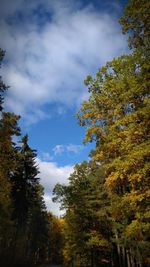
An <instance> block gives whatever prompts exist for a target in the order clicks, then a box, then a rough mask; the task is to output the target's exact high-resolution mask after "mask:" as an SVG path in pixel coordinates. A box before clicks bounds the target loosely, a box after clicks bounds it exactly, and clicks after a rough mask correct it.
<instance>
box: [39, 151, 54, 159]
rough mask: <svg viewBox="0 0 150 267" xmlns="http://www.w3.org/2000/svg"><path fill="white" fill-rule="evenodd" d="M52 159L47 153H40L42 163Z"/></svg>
mask: <svg viewBox="0 0 150 267" xmlns="http://www.w3.org/2000/svg"><path fill="white" fill-rule="evenodd" d="M52 159H53V157H52V156H51V155H50V154H49V153H48V152H42V154H41V160H42V161H51V160H52Z"/></svg>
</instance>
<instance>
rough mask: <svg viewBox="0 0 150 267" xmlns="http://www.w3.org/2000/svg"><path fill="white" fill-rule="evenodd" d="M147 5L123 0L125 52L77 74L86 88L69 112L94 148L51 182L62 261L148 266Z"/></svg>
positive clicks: (149, 49)
mask: <svg viewBox="0 0 150 267" xmlns="http://www.w3.org/2000/svg"><path fill="white" fill-rule="evenodd" d="M149 10H150V2H149V1H147V0H131V1H129V3H128V5H127V7H126V9H125V12H124V15H123V17H122V18H121V19H120V22H121V24H122V27H123V32H124V33H128V35H129V47H130V49H131V53H130V54H128V55H123V56H120V57H118V58H114V59H113V60H112V61H111V62H108V63H107V64H106V65H105V66H103V67H101V68H100V69H99V70H98V72H97V73H96V76H95V77H94V78H92V77H91V76H88V77H87V79H86V81H85V84H86V85H87V86H88V89H89V93H90V96H89V99H88V100H87V101H85V102H83V104H82V107H81V109H80V111H79V112H78V114H77V117H78V119H79V123H80V125H81V126H85V127H86V134H85V139H84V142H94V143H95V149H94V150H93V151H91V155H90V156H91V159H90V161H89V162H83V163H81V164H77V165H76V166H75V168H74V172H73V174H71V176H70V178H69V185H67V186H66V185H60V184H57V185H56V187H55V189H54V201H59V202H60V203H61V204H62V208H65V209H66V215H65V224H64V230H63V231H64V247H63V256H64V261H65V263H66V265H68V266H85V267H88V266H91V267H97V266H105V267H106V266H108V267H144V266H150V254H149V251H150V242H149V241H150V236H149V233H150V205H149V204H150V187H149V185H150V138H149V137H150V99H149V96H150V82H149V81H150V79H149V78H150V76H149V75H150V65H149V60H150V20H149ZM71 264H72V265H71Z"/></svg>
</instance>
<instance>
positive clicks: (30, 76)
mask: <svg viewBox="0 0 150 267" xmlns="http://www.w3.org/2000/svg"><path fill="white" fill-rule="evenodd" d="M125 3H126V0H120V1H119V0H105V1H104V0H93V1H92V0H91V1H90V0H13V1H12V0H1V1H0V5H1V8H0V47H1V48H2V49H4V50H5V51H6V54H5V59H4V62H3V65H2V69H1V75H2V77H3V81H4V82H5V83H6V84H7V85H9V86H10V88H9V90H8V91H7V94H6V96H5V110H7V111H11V112H14V113H16V114H19V115H21V120H20V126H21V129H22V134H26V133H28V136H29V144H30V146H31V148H33V149H36V150H37V163H38V166H39V170H40V178H41V184H42V185H43V186H44V190H45V196H44V198H45V202H46V205H47V208H48V210H51V211H52V212H53V213H54V214H55V215H57V216H60V215H62V214H63V211H60V210H59V205H58V204H56V203H53V202H52V191H53V188H54V186H55V184H56V183H61V184H67V183H68V177H69V175H70V174H71V172H73V167H74V165H75V164H76V163H81V162H82V161H83V160H89V152H90V150H91V149H92V147H93V145H92V144H87V145H83V138H84V134H85V129H84V128H81V127H80V126H79V125H78V121H77V118H76V116H75V114H76V113H77V111H78V110H79V109H80V107H81V103H82V102H83V101H84V100H87V99H88V88H87V87H86V86H85V85H84V79H85V78H86V76H87V75H89V74H90V75H93V76H94V74H95V73H96V71H97V70H98V68H99V67H101V66H102V65H104V64H105V63H106V62H107V61H109V60H111V59H112V58H114V57H116V56H119V55H121V54H124V53H127V52H128V48H127V37H126V36H124V35H123V34H122V32H121V26H120V25H119V23H118V19H119V17H120V15H121V14H122V12H123V7H124V5H125Z"/></svg>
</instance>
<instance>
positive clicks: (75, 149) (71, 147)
mask: <svg viewBox="0 0 150 267" xmlns="http://www.w3.org/2000/svg"><path fill="white" fill-rule="evenodd" d="M82 149H83V146H81V145H74V144H69V145H67V146H66V150H67V151H68V152H73V153H75V154H78V153H80V152H81V150H82Z"/></svg>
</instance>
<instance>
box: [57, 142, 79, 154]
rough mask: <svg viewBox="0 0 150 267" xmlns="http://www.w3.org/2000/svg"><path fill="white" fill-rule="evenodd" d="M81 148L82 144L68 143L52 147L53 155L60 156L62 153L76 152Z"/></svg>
mask: <svg viewBox="0 0 150 267" xmlns="http://www.w3.org/2000/svg"><path fill="white" fill-rule="evenodd" d="M82 150H83V146H82V145H75V144H68V145H56V146H55V147H54V148H53V151H54V154H55V156H57V155H58V156H60V155H61V154H63V153H74V154H78V153H80V152H81V151H82Z"/></svg>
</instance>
